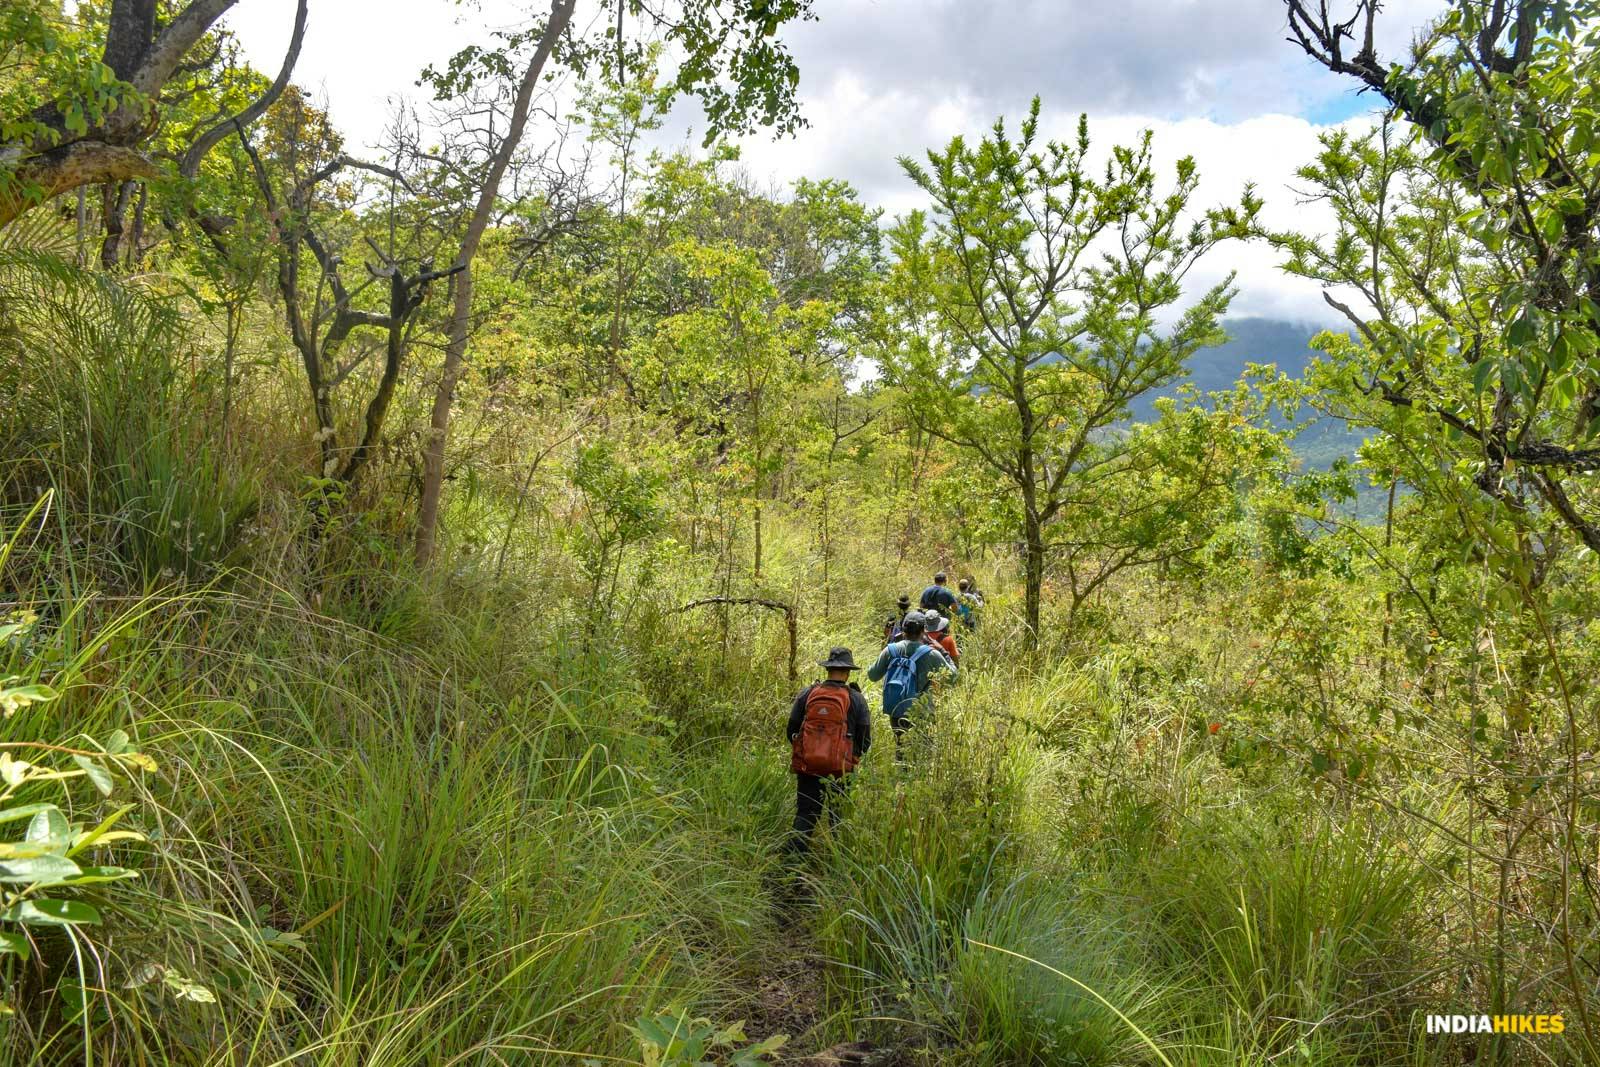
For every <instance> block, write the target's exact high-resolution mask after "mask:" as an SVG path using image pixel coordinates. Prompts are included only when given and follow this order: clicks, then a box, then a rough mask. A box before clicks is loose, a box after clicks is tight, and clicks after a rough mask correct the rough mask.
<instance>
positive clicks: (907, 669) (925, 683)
mask: <svg viewBox="0 0 1600 1067" xmlns="http://www.w3.org/2000/svg"><path fill="white" fill-rule="evenodd" d="M902 625H903V626H904V627H905V637H904V639H902V640H900V641H895V642H892V643H890V644H889V645H888V646H887V647H885V648H884V650H883V651H882V652H881V653H880V654H879V655H878V661H877V662H876V663H874V664H873V665H872V666H870V667H868V668H867V679H868V680H869V681H873V682H876V681H879V680H882V682H883V710H884V713H885V714H887V715H888V716H889V725H890V726H891V727H892V728H893V729H894V736H895V755H896V757H897V758H898V757H899V755H900V751H899V741H900V737H901V735H902V734H904V733H905V732H906V731H907V730H909V729H910V728H911V725H912V718H911V716H912V713H913V712H916V713H917V714H918V715H925V714H927V713H928V712H931V711H932V710H933V697H932V694H930V693H929V689H930V688H931V687H932V685H933V676H934V674H935V673H937V672H939V671H948V672H950V674H951V675H954V674H955V673H956V668H955V664H953V663H951V662H950V660H949V659H947V658H946V657H945V654H944V652H943V650H942V649H940V648H936V647H934V646H933V645H930V644H927V643H926V642H925V641H924V640H923V618H922V613H921V612H917V611H913V612H912V613H911V614H909V615H907V616H906V617H905V621H904V623H902Z"/></svg>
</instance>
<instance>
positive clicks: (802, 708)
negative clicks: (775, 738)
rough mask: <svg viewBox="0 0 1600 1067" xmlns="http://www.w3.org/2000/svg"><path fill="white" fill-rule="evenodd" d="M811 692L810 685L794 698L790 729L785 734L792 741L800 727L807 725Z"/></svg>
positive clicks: (790, 714)
mask: <svg viewBox="0 0 1600 1067" xmlns="http://www.w3.org/2000/svg"><path fill="white" fill-rule="evenodd" d="M810 692H811V687H810V686H809V685H808V686H806V687H805V688H804V689H802V690H800V695H799V696H797V697H795V698H794V707H792V708H790V709H789V729H788V731H787V732H786V733H785V734H784V737H786V738H788V739H789V741H790V743H793V741H794V739H795V736H796V735H797V734H799V732H800V727H801V726H803V725H805V721H806V696H807V694H809V693H810Z"/></svg>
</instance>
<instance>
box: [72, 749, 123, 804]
mask: <svg viewBox="0 0 1600 1067" xmlns="http://www.w3.org/2000/svg"><path fill="white" fill-rule="evenodd" d="M72 762H74V763H76V764H77V765H78V766H79V767H80V768H82V769H83V773H84V774H86V775H88V777H89V781H90V782H92V783H94V787H95V788H96V789H98V790H99V791H100V795H101V796H104V797H108V796H110V795H111V790H112V789H113V788H115V782H113V781H112V778H111V772H110V771H108V770H106V769H105V766H104V764H102V763H100V762H99V761H98V760H95V759H91V758H90V757H88V756H77V755H75V756H73V757H72Z"/></svg>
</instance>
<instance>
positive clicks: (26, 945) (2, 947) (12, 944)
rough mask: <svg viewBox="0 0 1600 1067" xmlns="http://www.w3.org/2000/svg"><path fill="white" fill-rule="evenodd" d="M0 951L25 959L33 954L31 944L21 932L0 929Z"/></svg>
mask: <svg viewBox="0 0 1600 1067" xmlns="http://www.w3.org/2000/svg"><path fill="white" fill-rule="evenodd" d="M0 952H9V953H11V954H13V955H16V956H21V957H22V958H23V959H25V960H26V959H29V958H31V957H32V956H33V944H32V943H31V942H30V941H29V940H28V938H27V937H26V936H25V935H23V934H19V933H16V932H14V931H11V930H0Z"/></svg>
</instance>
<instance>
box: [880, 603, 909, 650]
mask: <svg viewBox="0 0 1600 1067" xmlns="http://www.w3.org/2000/svg"><path fill="white" fill-rule="evenodd" d="M895 608H896V609H897V610H896V611H895V613H894V614H893V615H891V616H889V617H888V619H886V620H884V623H883V642H884V644H888V643H889V642H890V641H898V640H900V623H901V621H902V620H904V619H905V617H906V613H907V612H909V611H910V610H911V598H910V597H908V596H906V595H905V594H904V593H901V594H900V599H899V600H897V601H895Z"/></svg>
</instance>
